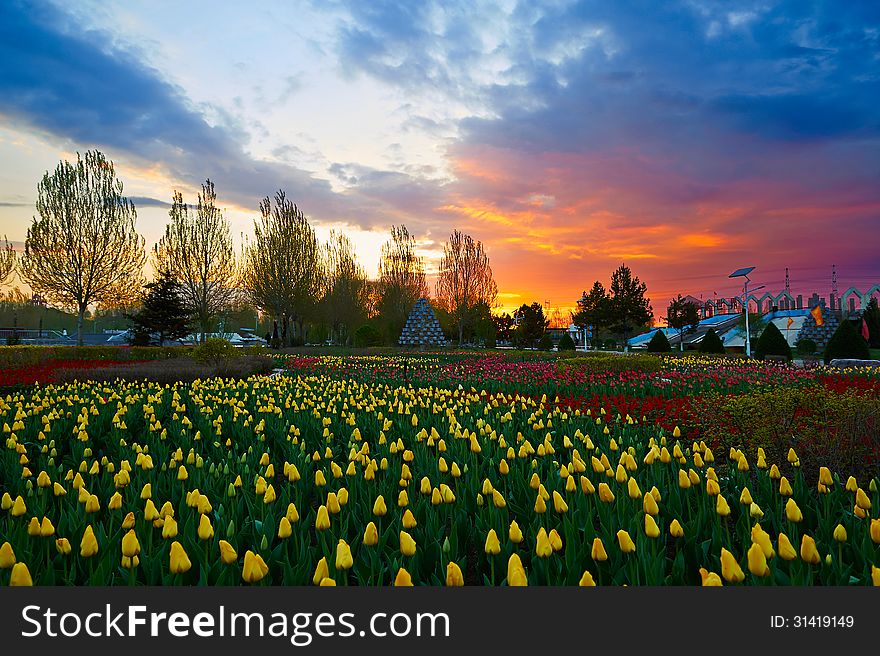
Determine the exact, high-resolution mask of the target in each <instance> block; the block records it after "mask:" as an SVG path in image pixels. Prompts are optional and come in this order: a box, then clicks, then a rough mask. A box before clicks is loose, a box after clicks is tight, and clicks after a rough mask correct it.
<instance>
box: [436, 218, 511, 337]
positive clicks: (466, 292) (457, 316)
mask: <svg viewBox="0 0 880 656" xmlns="http://www.w3.org/2000/svg"><path fill="white" fill-rule="evenodd" d="M436 291H437V296H438V298H439V299H440V300H441V301H442V303H443V304H444V305H445V306H446V307H447V308H448V309H449V312H450V313H451V314H452V317H453V319H454V320H455V323H456V324H457V325H458V343H459V344H461V342H462V339H463V337H464V326H465V323H466V322H467V321H468V318H469V316H470V313H471V312H472V310H473V309H474V308H475V307H476V306H477V305H479V304H480V303H485V304H486V305H487V306H489V307H490V308H491V307H492V306H493V305H494V303H495V299H496V298H497V297H498V287H497V285H496V284H495V280H494V279H493V278H492V267H490V266H489V256H488V255H487V254H486V251H485V250H483V244H482V242H479V241H474V239H473V237H471V236H470V235H466V234H464V233H462V232H459V231H458V230H455V231H453V233H452V235H450V237H449V241H447V242H446V245H445V246H444V247H443V258H442V260H441V261H440V275H439V277H438V279H437V286H436Z"/></svg>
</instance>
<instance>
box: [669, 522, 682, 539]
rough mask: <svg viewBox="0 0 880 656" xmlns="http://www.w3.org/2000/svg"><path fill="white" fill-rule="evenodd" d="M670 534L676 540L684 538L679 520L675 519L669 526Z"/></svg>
mask: <svg viewBox="0 0 880 656" xmlns="http://www.w3.org/2000/svg"><path fill="white" fill-rule="evenodd" d="M669 534H670V535H671V536H672V537H674V538H681V537H684V529H683V528H682V526H681V523H680V522H679V521H678V520H677V519H673V520H672V522H671V523H670V524H669Z"/></svg>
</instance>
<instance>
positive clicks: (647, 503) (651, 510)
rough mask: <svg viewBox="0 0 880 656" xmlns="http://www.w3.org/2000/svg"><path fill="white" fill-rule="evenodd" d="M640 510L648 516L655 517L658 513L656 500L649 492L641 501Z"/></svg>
mask: <svg viewBox="0 0 880 656" xmlns="http://www.w3.org/2000/svg"><path fill="white" fill-rule="evenodd" d="M642 510H644V511H645V513H647V514H648V515H653V516H655V517H656V516H657V515H658V514H659V513H660V508H659V507H658V506H657V500H656V499H655V498H654V495H653V494H651V493H650V492H648V493H647V494H645V498H644V499H642Z"/></svg>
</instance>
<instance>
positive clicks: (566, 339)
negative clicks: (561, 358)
mask: <svg viewBox="0 0 880 656" xmlns="http://www.w3.org/2000/svg"><path fill="white" fill-rule="evenodd" d="M557 346H558V348H559V350H560V351H574V350H575V346H574V340H573V339H572V338H571V335H569V334H568V333H565V334H564V335H563V336H562V339H560V340H559V344H558V345H557Z"/></svg>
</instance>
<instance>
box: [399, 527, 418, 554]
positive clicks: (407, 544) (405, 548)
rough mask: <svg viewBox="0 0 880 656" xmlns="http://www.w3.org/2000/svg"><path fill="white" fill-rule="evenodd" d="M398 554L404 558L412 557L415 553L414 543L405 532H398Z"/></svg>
mask: <svg viewBox="0 0 880 656" xmlns="http://www.w3.org/2000/svg"><path fill="white" fill-rule="evenodd" d="M400 553H402V554H403V555H404V556H414V555H415V553H416V541H415V540H413V537H412V536H411V535H410V534H409V533H407V532H406V531H401V532H400Z"/></svg>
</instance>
